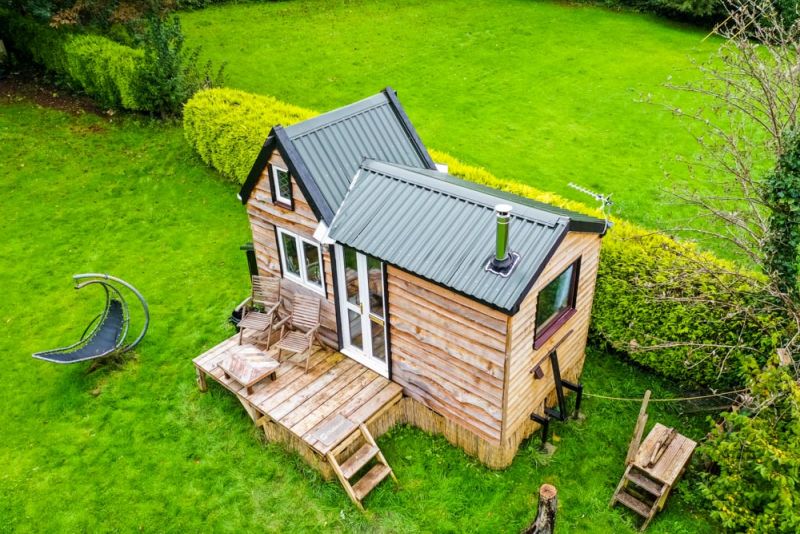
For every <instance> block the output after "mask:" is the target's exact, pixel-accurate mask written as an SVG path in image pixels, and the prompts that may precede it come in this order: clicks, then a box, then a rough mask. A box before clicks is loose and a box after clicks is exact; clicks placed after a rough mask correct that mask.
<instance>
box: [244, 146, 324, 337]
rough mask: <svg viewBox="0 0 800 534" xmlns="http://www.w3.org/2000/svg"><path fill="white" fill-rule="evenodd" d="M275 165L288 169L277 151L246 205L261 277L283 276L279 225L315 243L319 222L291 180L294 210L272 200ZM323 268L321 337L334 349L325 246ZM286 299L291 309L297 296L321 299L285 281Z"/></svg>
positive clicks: (311, 292)
mask: <svg viewBox="0 0 800 534" xmlns="http://www.w3.org/2000/svg"><path fill="white" fill-rule="evenodd" d="M272 165H276V166H278V167H282V168H286V164H285V163H284V161H283V159H282V158H281V156H280V154H279V153H278V152H277V151H275V152H273V154H272V156H271V157H270V159H269V165H266V166H265V168H264V172H263V174H262V176H261V178H260V179H259V181H258V183H257V184H256V186H255V188H254V189H253V193H252V194H251V195H250V199H249V200H248V202H247V214H248V216H249V218H250V227H251V229H252V231H253V248H254V249H255V254H256V262H257V263H258V269H259V272H260V273H261V274H267V273H269V274H273V275H275V276H282V273H281V259H280V251H279V249H278V241H277V239H278V237H277V231H276V228H275V227H276V226H277V227H279V228H283V229H285V230H288V231H290V232H292V233H294V234H297V235H299V236H301V237H304V238H306V239H309V240H312V241H314V231H315V230H316V228H317V225H318V222H317V218H316V216H315V215H314V212H313V211H312V210H311V207H310V206H309V205H308V202H306V199H305V197H303V193H302V192H301V191H300V188H299V187H298V186H297V183H296V182H295V180H294V177H292V202H293V204H294V209H293V210H289V209H286V208H285V207H283V206H281V205H280V204H276V203H275V202H273V201H272V191H271V190H270V182H271V180H270V178H271V177H270V176H269V170H270V168H271V166H272ZM321 249H322V267H323V269H322V270H323V276H324V278H325V298H324V299H323V301H322V309H321V312H320V322H321V325H322V326H321V329H320V337H321V338H322V340H323V341H324V342H325V344H326V345H329V346H330V347H333V348H338V337H337V333H336V332H337V326H336V307H335V305H334V302H333V269H332V267H331V257H330V254H329V251H328V247H326V246H322V247H321ZM281 288H282V291H283V296H284V297H285V300H286V301H287V304H288V305H289V307H291V303H292V302H293V300H294V296H295V294H297V293H300V294H305V295H311V296H316V297H317V298H319V297H320V295H319V293H317V292H315V291H313V290H311V289H309V288H307V287H305V286H303V285H302V284H299V283H297V282H294V281H292V280H289V279H287V278H283V280H282V281H281Z"/></svg>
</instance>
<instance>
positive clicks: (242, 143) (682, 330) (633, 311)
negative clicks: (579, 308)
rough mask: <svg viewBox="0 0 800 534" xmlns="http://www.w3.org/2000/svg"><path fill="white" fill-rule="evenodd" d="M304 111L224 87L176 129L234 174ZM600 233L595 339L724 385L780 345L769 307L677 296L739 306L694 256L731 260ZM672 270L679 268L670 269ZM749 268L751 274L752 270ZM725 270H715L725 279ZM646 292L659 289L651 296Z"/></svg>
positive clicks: (537, 195)
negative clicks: (758, 311) (749, 309)
mask: <svg viewBox="0 0 800 534" xmlns="http://www.w3.org/2000/svg"><path fill="white" fill-rule="evenodd" d="M313 115H314V113H313V112H311V111H309V110H306V109H302V108H298V107H296V106H292V105H289V104H285V103H283V102H280V101H279V100H276V99H274V98H272V97H268V96H258V95H253V94H250V93H245V92H242V91H236V90H231V89H211V90H207V91H201V92H199V93H197V94H196V95H195V96H194V97H193V98H192V99H190V100H189V101H188V102H187V104H186V106H185V109H184V131H185V135H186V139H187V140H188V141H189V143H190V144H191V145H192V146H193V147H194V148H195V149H196V150H197V151H198V153H199V154H200V157H201V158H202V159H203V161H205V162H206V163H208V164H209V165H211V166H212V167H214V168H216V169H217V170H219V171H220V172H221V173H222V174H223V175H224V176H226V177H228V178H230V179H231V180H233V181H236V182H238V183H242V182H243V181H244V180H245V178H246V177H247V174H248V172H249V171H250V167H251V166H252V164H253V161H255V158H256V155H257V154H258V151H259V149H260V148H261V146H262V145H263V143H264V139H265V138H266V137H267V135H268V133H269V130H270V128H271V127H272V126H273V125H275V124H282V125H284V126H287V125H289V124H292V123H294V122H298V121H300V120H303V119H306V118H309V117H312V116H313ZM431 155H432V156H433V158H434V160H435V161H438V162H441V163H446V164H448V165H449V169H450V172H451V173H452V174H454V175H457V176H461V177H462V178H464V179H467V180H471V181H474V182H478V183H482V184H485V185H488V186H490V187H494V188H497V189H502V190H504V191H508V192H511V193H515V194H518V195H522V196H526V197H530V198H532V199H535V200H538V201H541V202H547V203H549V204H553V205H556V206H559V207H563V208H567V209H571V210H574V211H579V212H582V213H588V214H591V215H596V216H597V215H600V214H599V213H598V212H597V210H593V209H591V208H589V207H587V206H585V205H583V204H581V203H578V202H573V201H569V200H566V199H564V198H562V197H560V196H558V195H555V194H552V193H546V192H543V191H540V190H538V189H536V188H533V187H530V186H528V185H524V184H520V183H516V182H509V181H504V180H501V179H499V178H497V177H496V176H494V175H492V174H491V173H489V172H488V171H486V170H484V169H480V168H477V167H473V166H469V165H465V164H463V163H461V162H460V161H458V160H457V159H455V158H453V157H452V156H450V155H448V154H445V153H442V152H438V151H435V150H432V151H431ZM613 222H614V227H613V228H612V229H611V230H610V231H609V233H608V235H606V237H605V238H604V242H603V248H602V254H601V260H600V268H599V277H598V283H597V288H596V295H595V301H594V309H593V315H592V317H593V319H592V326H593V335H594V336H595V339H598V340H600V341H602V342H605V343H607V344H609V345H610V346H611V347H613V348H614V349H616V350H618V351H621V352H624V353H625V354H627V355H628V356H629V357H630V358H632V359H633V360H635V361H637V362H639V363H641V364H642V365H645V366H647V367H649V368H651V369H653V370H654V371H656V372H658V373H660V374H662V375H664V376H667V377H671V378H674V379H677V380H680V381H681V382H684V383H691V384H694V385H705V386H714V387H729V386H732V385H736V384H741V383H743V382H744V380H745V377H744V376H742V374H741V371H740V370H741V368H742V363H743V362H744V361H749V360H750V359H751V358H753V357H755V359H756V360H757V361H759V362H761V363H763V361H764V359H765V358H766V355H769V354H774V352H775V350H776V348H777V347H778V346H780V345H779V344H780V338H781V336H780V332H781V331H782V328H781V323H780V320H778V319H776V318H774V317H763V316H758V317H755V316H752V315H748V316H747V317H745V318H736V317H730V316H729V315H728V314H727V313H725V312H724V311H721V310H720V308H718V307H710V306H707V305H704V304H702V303H700V304H691V303H687V302H682V301H681V300H680V299H682V298H683V297H687V296H696V295H705V296H713V297H714V298H716V299H718V300H723V301H725V300H728V301H731V302H730V303H731V304H735V305H740V306H748V304H749V303H748V302H747V299H748V290H749V289H750V288H749V287H747V284H740V286H739V291H738V292H737V293H735V294H733V295H730V294H729V292H726V291H722V290H721V289H720V287H721V285H720V283H718V282H717V281H715V280H713V279H711V278H710V277H709V276H707V275H703V274H700V273H698V272H697V269H696V263H695V262H701V263H712V264H718V265H719V266H721V267H725V268H728V269H732V268H733V266H732V265H731V264H730V263H728V262H725V261H723V260H721V259H719V258H716V257H714V256H712V255H711V254H708V253H703V252H700V251H698V250H697V249H696V248H695V247H694V246H693V245H692V244H690V243H683V242H678V241H675V240H673V239H670V238H669V237H667V236H664V235H660V234H654V233H652V232H649V231H647V230H645V229H643V228H640V227H638V226H636V225H633V224H630V223H628V222H626V221H623V220H619V219H614V220H613ZM676 271H678V272H680V273H681V275H682V277H681V278H680V279H679V278H677V277H674V276H673V275H674V273H675V272H676ZM753 276H755V275H753ZM730 282H731V280H722V283H723V284H725V283H730ZM656 297H661V298H659V299H657V300H656ZM740 336H741V339H742V341H743V342H744V343H745V344H747V345H750V346H752V347H754V348H755V349H756V350H754V351H752V352H749V351H733V352H731V353H728V352H727V351H725V350H709V349H704V348H700V347H673V348H669V349H664V350H656V351H642V350H640V349H641V347H645V346H652V345H654V344H657V343H661V342H664V341H681V342H684V343H696V344H704V345H706V344H716V345H727V344H732V343H738V341H739V338H740Z"/></svg>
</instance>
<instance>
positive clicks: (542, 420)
mask: <svg viewBox="0 0 800 534" xmlns="http://www.w3.org/2000/svg"><path fill="white" fill-rule="evenodd" d="M531 421H536V422H537V423H539V424H540V425H541V426H542V444H541V447H542V448H544V446H545V445H546V444H547V434H548V432H549V430H550V418H549V417H547V416H546V415H545V416H541V415H539V414H536V413H532V414H531Z"/></svg>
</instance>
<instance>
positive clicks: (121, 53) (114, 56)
mask: <svg viewBox="0 0 800 534" xmlns="http://www.w3.org/2000/svg"><path fill="white" fill-rule="evenodd" d="M0 35H2V36H3V39H4V40H6V42H7V43H8V44H9V46H10V47H11V48H13V50H15V51H16V52H17V53H19V54H21V55H23V56H25V57H27V58H28V59H30V60H32V61H33V62H35V63H38V64H40V65H42V66H43V67H44V68H45V69H47V70H48V71H50V72H53V73H55V74H58V75H60V76H62V77H63V78H64V79H65V80H66V81H67V83H68V84H69V85H70V86H71V87H73V88H75V89H81V90H83V91H84V92H86V94H88V95H90V96H91V97H93V98H94V99H96V100H97V101H98V102H99V103H100V104H101V105H103V106H105V107H110V108H123V109H129V110H137V111H147V110H148V109H147V105H146V104H145V103H143V102H140V101H139V100H138V99H137V98H136V94H135V92H134V89H133V88H134V84H135V83H136V78H137V76H138V74H139V66H140V63H141V61H142V58H143V57H144V53H143V52H142V51H141V50H138V49H134V48H130V47H127V46H124V45H121V44H119V43H116V42H114V41H112V40H110V39H106V38H105V37H101V36H99V35H87V34H78V33H72V32H69V31H67V30H64V29H61V30H57V29H55V28H51V27H49V26H47V25H45V24H42V23H39V22H36V21H33V20H30V19H27V18H25V17H21V16H19V15H16V14H14V13H10V12H2V11H0Z"/></svg>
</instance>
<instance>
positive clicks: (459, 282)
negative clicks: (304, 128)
mask: <svg viewBox="0 0 800 534" xmlns="http://www.w3.org/2000/svg"><path fill="white" fill-rule="evenodd" d="M491 191H492V190H484V189H478V190H476V189H474V188H472V187H468V186H465V185H464V184H463V182H462V181H461V180H459V179H458V178H454V177H452V176H449V175H446V174H443V173H438V172H435V171H425V170H419V169H412V168H409V167H406V166H403V165H396V164H391V163H385V162H378V161H374V160H366V161H364V162H363V163H362V165H361V166H360V168H359V170H358V174H357V176H356V178H355V179H354V180H353V182H352V183H351V185H350V187H349V189H348V192H347V194H346V196H345V198H344V201H343V202H342V203H341V205H340V207H339V210H338V211H337V213H336V216H335V217H334V219H333V223H332V224H331V227H330V236H331V237H332V238H333V239H334V240H336V241H338V242H340V243H342V244H344V245H347V246H350V247H352V248H355V249H357V250H359V251H361V252H364V253H366V254H369V255H371V256H374V257H376V258H379V259H381V260H383V261H385V262H387V263H390V264H392V265H395V266H397V267H400V268H401V269H404V270H406V271H409V272H412V273H414V274H417V275H419V276H421V277H423V278H425V279H427V280H431V281H433V282H436V283H439V284H441V285H444V286H446V287H448V288H451V289H453V290H454V291H456V292H458V293H461V294H464V295H467V296H469V297H472V298H474V299H476V300H479V301H481V302H484V303H486V304H488V305H490V306H492V307H494V308H496V309H500V310H503V311H505V312H507V313H515V312H516V307H517V306H518V305H519V302H520V301H521V299H522V298H523V297H524V295H525V294H526V293H527V291H528V290H529V289H530V287H531V285H532V283H533V280H534V279H535V278H536V276H538V274H539V273H540V272H541V269H542V267H543V266H544V263H546V261H547V260H548V258H549V257H550V255H551V254H552V251H553V250H554V249H555V248H556V247H557V246H558V244H559V243H560V241H561V239H562V237H563V235H564V233H565V232H566V231H567V228H568V226H569V223H570V219H569V218H568V217H566V216H564V215H562V214H560V213H558V214H556V213H552V212H549V211H545V210H540V209H538V208H537V207H534V206H531V205H529V204H522V203H516V202H514V201H513V200H509V199H508V198H506V197H501V196H498V195H493V194H490V192H491ZM500 202H511V204H512V207H513V209H512V211H511V217H512V220H511V225H510V230H509V232H510V233H509V236H510V237H509V244H510V248H511V250H513V251H514V252H516V253H517V254H519V255H520V259H519V261H518V263H517V265H516V266H515V268H514V270H513V271H512V273H511V274H510V275H509V276H508V277H505V278H504V277H501V276H499V275H497V274H494V273H491V272H488V271H486V269H485V267H486V264H487V262H488V261H489V260H490V258H491V257H492V254H493V253H494V247H495V220H496V219H495V215H494V207H495V205H496V204H498V203H500Z"/></svg>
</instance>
